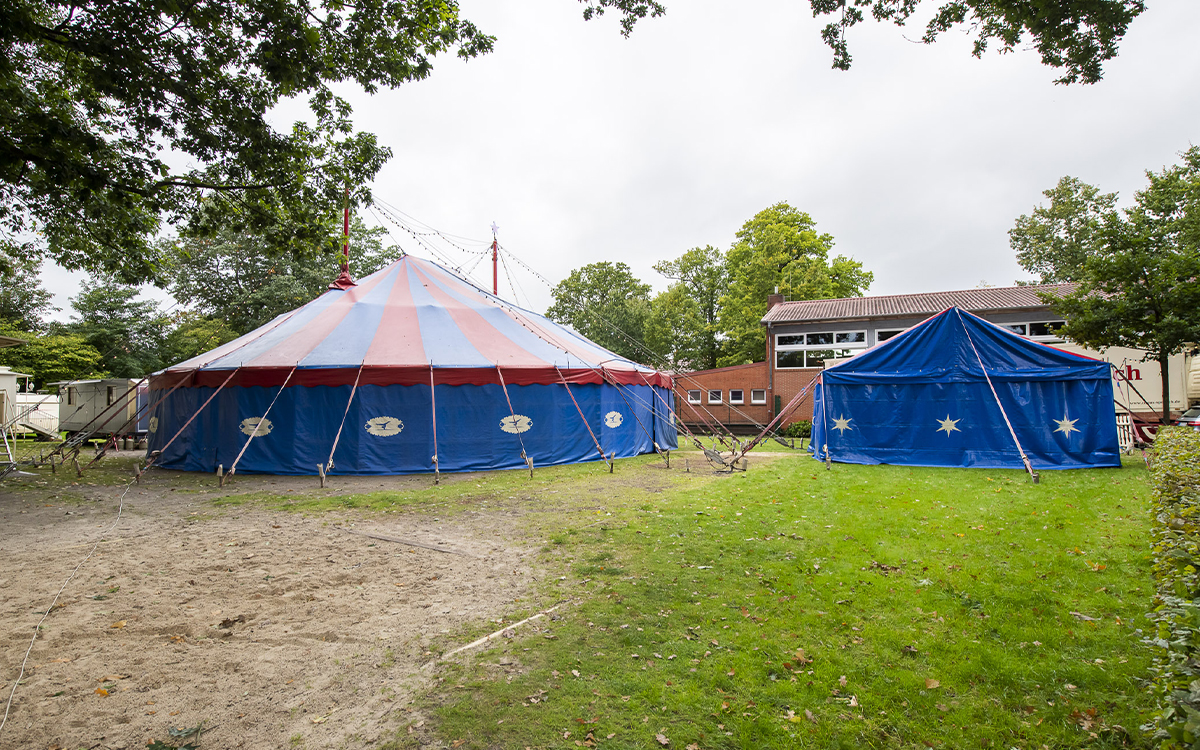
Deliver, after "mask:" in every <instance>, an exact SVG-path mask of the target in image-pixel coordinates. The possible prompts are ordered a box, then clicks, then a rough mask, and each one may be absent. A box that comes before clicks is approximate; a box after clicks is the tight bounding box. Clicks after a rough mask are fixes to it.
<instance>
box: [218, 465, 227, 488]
mask: <svg viewBox="0 0 1200 750" xmlns="http://www.w3.org/2000/svg"><path fill="white" fill-rule="evenodd" d="M217 486H218V487H224V486H225V465H224V464H217Z"/></svg>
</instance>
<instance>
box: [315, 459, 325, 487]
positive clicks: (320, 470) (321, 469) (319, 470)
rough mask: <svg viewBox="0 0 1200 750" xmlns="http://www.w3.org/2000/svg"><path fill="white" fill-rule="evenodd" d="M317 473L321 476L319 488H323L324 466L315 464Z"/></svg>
mask: <svg viewBox="0 0 1200 750" xmlns="http://www.w3.org/2000/svg"><path fill="white" fill-rule="evenodd" d="M317 474H319V475H320V476H321V489H325V466H324V464H317Z"/></svg>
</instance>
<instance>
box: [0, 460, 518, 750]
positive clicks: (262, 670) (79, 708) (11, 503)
mask: <svg viewBox="0 0 1200 750" xmlns="http://www.w3.org/2000/svg"><path fill="white" fill-rule="evenodd" d="M178 480H179V477H178V475H175V477H172V475H170V474H166V473H160V474H158V475H157V476H151V475H148V476H147V481H146V483H145V484H143V485H140V486H134V487H133V488H132V489H131V491H130V492H129V495H128V497H127V498H126V502H125V508H124V513H123V515H122V518H121V520H120V521H119V523H118V524H117V526H116V527H115V528H112V529H110V528H109V527H110V525H111V524H112V521H113V519H114V518H115V517H116V511H117V498H118V497H119V495H120V489H119V488H117V487H87V486H86V484H83V483H81V487H79V488H74V489H75V490H77V491H79V492H81V493H82V495H83V498H82V499H81V498H80V497H78V496H77V497H75V498H74V499H73V501H71V502H61V501H57V502H56V501H55V500H54V499H53V497H45V496H43V497H38V498H30V497H29V495H30V493H28V492H26V493H6V492H4V490H5V489H6V488H5V487H0V555H2V556H3V566H2V567H0V655H2V658H3V661H2V668H3V672H2V673H0V684H3V685H4V687H3V689H2V692H0V696H2V700H3V701H7V700H8V697H9V693H10V691H11V690H12V686H13V680H14V679H15V678H16V675H17V673H18V670H19V668H20V662H21V658H22V657H23V656H24V654H25V651H26V648H27V647H28V644H29V641H30V638H31V635H32V633H33V628H34V627H35V625H36V623H37V622H38V620H39V619H40V618H41V615H42V613H44V612H45V610H46V607H47V606H48V605H49V603H50V601H51V600H52V598H53V596H54V594H55V593H56V592H57V591H58V589H59V587H60V586H61V585H62V582H63V581H64V580H65V579H66V578H67V576H68V575H70V573H71V570H72V569H73V568H74V567H75V566H76V565H77V564H78V563H79V561H80V560H82V559H83V557H84V556H85V555H86V554H87V552H88V551H89V550H90V549H91V547H92V545H93V544H94V543H95V542H96V541H97V540H98V539H103V541H102V542H101V543H100V545H99V546H98V548H97V549H96V553H95V555H94V556H93V557H92V558H91V559H90V560H89V561H88V562H87V563H85V564H84V565H83V567H82V568H81V569H80V571H79V573H78V575H77V576H76V577H75V579H74V580H73V581H72V582H71V583H70V584H69V585H68V586H67V589H66V591H65V592H64V593H63V596H62V598H61V599H60V600H59V603H58V606H57V607H56V608H55V609H54V610H53V611H52V612H51V614H50V616H49V617H48V618H47V619H46V622H45V625H44V627H43V630H42V634H41V636H40V637H39V638H38V639H37V641H36V643H35V645H34V648H33V651H32V653H31V655H30V658H29V667H28V668H27V671H26V676H25V678H24V679H23V680H22V682H21V684H20V685H18V686H17V690H16V693H15V699H14V700H13V704H12V709H11V713H10V716H9V720H8V725H7V726H6V727H5V728H4V730H3V732H2V733H0V747H3V748H55V747H62V748H71V749H72V750H74V748H135V747H136V748H140V747H145V745H146V744H147V742H148V741H150V740H152V739H158V740H164V741H167V740H170V739H171V737H170V735H169V729H171V728H175V729H183V728H187V727H194V726H196V725H198V724H200V723H201V722H204V724H205V727H206V729H205V731H204V733H203V736H202V742H201V746H202V747H212V748H220V747H228V748H240V747H247V748H267V747H287V746H289V745H293V744H294V745H296V746H299V745H301V744H303V746H305V747H308V748H318V747H319V748H326V747H361V746H363V745H365V744H372V743H375V742H377V741H380V740H381V739H386V738H387V737H390V736H391V735H392V733H394V732H395V730H396V729H397V728H400V729H403V728H404V727H405V726H406V725H409V724H415V723H417V722H419V721H421V720H422V718H423V717H420V716H418V715H416V714H415V713H413V709H412V708H411V707H410V706H409V702H410V699H411V697H412V696H413V695H414V694H416V691H419V690H421V688H422V686H423V685H425V684H426V682H427V681H428V680H429V679H432V677H431V675H432V674H433V673H434V670H428V669H427V670H422V669H421V667H422V666H423V665H428V664H429V663H430V661H431V660H432V659H433V657H432V655H430V653H428V651H429V649H428V647H429V645H430V642H431V641H432V640H434V639H437V638H439V637H440V638H442V639H446V638H447V636H446V635H445V634H448V633H451V634H456V635H460V637H462V638H464V640H463V642H464V643H465V642H466V640H465V636H462V635H461V633H460V631H461V628H462V627H463V626H464V624H468V623H471V624H474V627H475V631H474V632H476V633H478V632H481V631H483V630H495V629H498V628H500V627H501V626H500V625H494V624H491V623H489V622H488V621H489V620H495V619H499V618H501V617H503V616H504V615H506V614H511V613H512V612H513V611H515V610H517V609H519V608H520V607H523V606H525V605H519V604H515V603H514V600H516V599H518V598H520V597H521V596H522V595H523V594H525V593H526V592H527V591H528V590H529V589H530V586H531V584H532V582H533V580H534V578H535V577H536V576H537V575H538V573H537V571H536V570H535V569H534V568H533V567H531V564H532V562H533V559H532V558H533V552H532V551H531V549H528V548H524V547H521V546H519V545H518V544H516V543H514V539H516V538H518V537H519V535H518V534H516V533H514V528H513V524H514V522H515V521H516V518H515V516H514V515H513V514H512V513H511V512H509V513H506V512H503V511H497V512H494V513H490V514H488V513H467V514H458V515H456V516H455V520H454V521H453V522H450V521H449V520H448V519H445V520H444V519H440V518H438V517H437V516H436V515H434V514H433V513H429V512H424V513H386V514H381V513H372V514H362V515H356V514H354V513H347V512H342V511H339V512H338V513H336V514H334V515H336V517H337V518H336V521H335V520H334V518H332V517H331V514H320V515H316V516H310V517H306V516H303V515H301V514H296V513H286V512H267V511H261V510H242V509H240V508H230V509H223V510H220V511H217V512H214V510H213V507H212V505H211V504H210V503H208V502H206V501H205V500H204V499H203V498H201V497H198V496H197V495H196V494H194V493H188V494H185V493H183V492H173V491H171V485H172V482H178ZM276 480H277V481H278V484H281V485H288V484H289V483H290V484H294V485H295V486H297V487H312V486H313V484H314V481H313V480H312V479H310V478H281V477H280V478H277V477H270V478H266V477H255V478H250V477H247V478H239V480H238V481H239V482H246V483H248V484H249V485H250V486H254V485H255V483H257V484H259V485H265V484H266V483H267V482H271V483H275V482H276ZM9 481H12V480H9ZM16 481H22V480H16ZM23 481H26V482H37V481H39V480H38V479H37V478H25V479H24V480H23ZM339 481H341V482H342V483H343V486H344V487H345V488H346V489H347V490H350V491H353V490H355V489H359V490H360V491H361V490H363V489H366V488H367V487H370V488H372V489H378V488H379V487H380V485H384V486H395V487H397V488H399V487H403V488H404V489H411V486H410V484H411V483H412V482H414V481H415V482H426V481H428V480H427V479H426V478H415V479H414V478H403V477H396V478H383V479H377V478H373V479H364V480H339ZM406 483H408V484H406ZM272 489H274V490H278V489H279V487H273V488H272ZM435 512H436V511H435ZM335 524H337V525H335ZM351 525H352V527H353V528H354V529H356V530H358V531H367V532H373V533H379V534H383V535H387V536H393V537H401V538H404V539H408V540H414V541H418V542H422V543H424V544H427V545H429V546H433V547H437V548H439V549H447V550H453V551H454V552H457V553H461V554H451V553H446V552H436V551H432V550H429V549H425V548H421V547H414V546H408V545H403V544H397V543H393V542H387V541H381V540H377V539H372V538H369V537H366V536H361V535H354V534H350V533H347V532H346V531H344V530H342V528H339V526H351ZM485 626H486V627H485ZM448 645H455V644H454V643H450V644H448ZM301 740H302V741H303V742H302V743H301ZM172 744H174V743H172Z"/></svg>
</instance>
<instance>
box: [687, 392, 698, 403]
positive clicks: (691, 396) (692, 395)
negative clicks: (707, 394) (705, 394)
mask: <svg viewBox="0 0 1200 750" xmlns="http://www.w3.org/2000/svg"><path fill="white" fill-rule="evenodd" d="M688 403H689V404H698V403H700V391H699V390H694V391H688Z"/></svg>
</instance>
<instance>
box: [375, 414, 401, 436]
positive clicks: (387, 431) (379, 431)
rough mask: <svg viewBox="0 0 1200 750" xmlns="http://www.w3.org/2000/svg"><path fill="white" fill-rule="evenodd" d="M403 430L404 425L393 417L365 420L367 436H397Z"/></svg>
mask: <svg viewBox="0 0 1200 750" xmlns="http://www.w3.org/2000/svg"><path fill="white" fill-rule="evenodd" d="M403 429H404V423H403V422H401V421H400V420H399V419H396V418H395V417H375V418H374V419H368V420H367V434H369V435H378V436H379V437H391V436H392V435H399V434H400V432H401V430H403Z"/></svg>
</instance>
